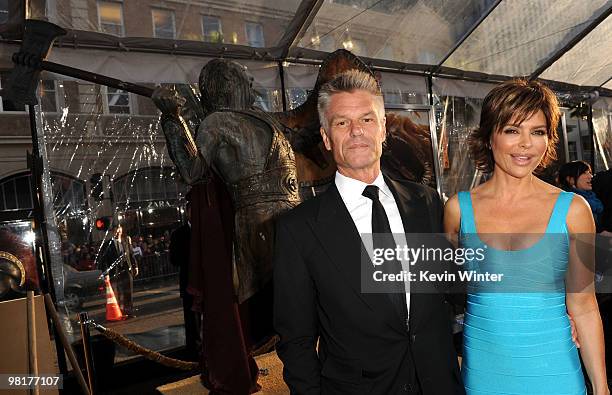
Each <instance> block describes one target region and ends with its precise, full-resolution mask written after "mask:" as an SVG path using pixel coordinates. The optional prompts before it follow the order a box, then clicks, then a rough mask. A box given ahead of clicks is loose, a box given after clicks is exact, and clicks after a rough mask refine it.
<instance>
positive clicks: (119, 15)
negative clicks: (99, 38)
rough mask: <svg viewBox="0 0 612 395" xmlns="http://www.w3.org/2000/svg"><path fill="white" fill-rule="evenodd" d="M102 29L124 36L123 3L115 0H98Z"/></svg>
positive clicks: (104, 31) (102, 30)
mask: <svg viewBox="0 0 612 395" xmlns="http://www.w3.org/2000/svg"><path fill="white" fill-rule="evenodd" d="M98 18H99V22H100V31H101V32H103V33H108V34H113V35H115V36H120V37H122V36H123V4H122V3H117V2H114V1H98Z"/></svg>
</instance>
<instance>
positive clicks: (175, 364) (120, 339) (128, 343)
mask: <svg viewBox="0 0 612 395" xmlns="http://www.w3.org/2000/svg"><path fill="white" fill-rule="evenodd" d="M85 324H87V325H89V326H91V327H93V328H94V329H96V330H97V331H98V332H100V333H101V334H102V335H103V336H105V337H106V338H107V339H109V340H112V341H113V342H115V343H117V344H119V345H121V346H123V347H125V348H127V349H128V350H130V351H133V352H135V353H137V354H140V355H142V356H143V357H145V358H146V359H148V360H151V361H154V362H157V363H160V364H162V365H164V366H168V367H170V368H175V369H181V370H195V369H198V368H199V367H200V364H199V363H197V362H187V361H181V360H180V359H175V358H170V357H166V356H165V355H162V354H160V353H158V352H156V351H153V350H149V349H148V348H145V347H142V346H140V345H138V344H136V343H134V342H133V341H132V340H130V339H128V338H127V337H125V336H123V335H122V334H120V333H117V332H115V331H113V330H111V329H108V328H106V327H104V326H102V325H100V324H98V323H96V322H95V321H93V320H88V321H85Z"/></svg>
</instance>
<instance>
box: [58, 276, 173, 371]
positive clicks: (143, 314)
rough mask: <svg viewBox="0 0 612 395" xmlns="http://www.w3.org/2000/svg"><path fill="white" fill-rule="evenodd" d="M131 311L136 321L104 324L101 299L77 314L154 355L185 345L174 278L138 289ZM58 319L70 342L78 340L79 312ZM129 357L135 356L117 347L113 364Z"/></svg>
mask: <svg viewBox="0 0 612 395" xmlns="http://www.w3.org/2000/svg"><path fill="white" fill-rule="evenodd" d="M138 288H140V289H138ZM134 307H135V310H136V311H135V314H136V317H134V318H128V319H126V320H123V321H116V322H106V299H105V298H104V297H103V296H101V295H100V296H99V297H94V298H92V299H90V300H88V301H87V302H85V303H83V307H82V308H81V309H80V310H79V311H85V312H87V313H88V316H89V318H90V319H92V320H93V321H95V322H97V323H99V324H101V325H103V326H105V327H107V328H109V329H112V330H114V331H116V332H118V333H120V334H122V335H125V336H127V337H128V338H130V339H131V340H133V341H135V342H136V343H138V344H140V345H142V346H144V347H147V348H150V349H153V350H155V351H162V350H167V349H171V348H176V347H180V346H182V345H184V342H185V334H184V328H183V307H182V301H181V298H180V296H179V290H178V280H177V279H176V278H170V279H165V280H159V281H157V282H153V283H148V284H146V285H140V286H137V287H136V291H135V292H134ZM60 315H62V316H63V317H64V327H65V328H66V330H67V333H68V337H69V338H70V340H71V341H76V340H78V339H80V337H81V333H80V327H79V323H78V312H65V311H64V312H62V311H61V310H60ZM94 334H96V331H95V330H92V335H94ZM131 356H134V355H133V354H132V353H131V352H129V351H128V350H125V349H123V348H121V347H118V348H117V352H116V357H115V361H116V362H119V361H122V360H125V359H127V358H129V357H131Z"/></svg>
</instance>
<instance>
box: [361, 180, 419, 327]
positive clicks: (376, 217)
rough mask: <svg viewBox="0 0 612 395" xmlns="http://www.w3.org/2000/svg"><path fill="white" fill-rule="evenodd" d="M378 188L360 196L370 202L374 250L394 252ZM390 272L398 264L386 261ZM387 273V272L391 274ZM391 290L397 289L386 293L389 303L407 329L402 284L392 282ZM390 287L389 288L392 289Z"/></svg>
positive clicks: (406, 314) (394, 270)
mask: <svg viewBox="0 0 612 395" xmlns="http://www.w3.org/2000/svg"><path fill="white" fill-rule="evenodd" d="M378 191H379V189H378V187H377V186H376V185H368V186H367V187H365V189H364V190H363V193H362V195H363V196H365V197H367V198H368V199H370V200H372V241H373V244H374V245H373V247H374V248H375V249H376V248H385V249H386V248H391V249H393V250H395V247H396V243H395V241H394V240H393V233H392V232H391V225H390V224H389V218H388V217H387V213H386V212H385V208H384V207H383V205H382V203H381V202H380V198H379V196H378ZM385 265H387V267H388V268H390V269H391V271H392V272H398V270H399V268H400V264H399V262H398V261H396V260H394V261H392V262H389V261H387V262H386V263H385ZM391 271H389V272H391ZM392 287H393V288H395V287H397V289H396V290H395V292H393V293H388V294H387V295H388V296H389V299H391V303H392V304H393V306H394V307H395V309H396V310H397V312H398V314H399V316H400V317H401V318H402V321H403V322H406V328H408V321H407V319H408V309H407V307H406V294H405V289H404V283H403V282H394V285H392ZM392 287H390V288H392Z"/></svg>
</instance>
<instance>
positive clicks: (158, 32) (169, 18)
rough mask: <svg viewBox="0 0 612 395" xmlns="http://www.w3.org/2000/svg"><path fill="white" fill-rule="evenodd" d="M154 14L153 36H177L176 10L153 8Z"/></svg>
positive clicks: (152, 12)
mask: <svg viewBox="0 0 612 395" xmlns="http://www.w3.org/2000/svg"><path fill="white" fill-rule="evenodd" d="M151 14H152V15H153V36H154V37H156V38H170V39H173V38H175V21H174V11H169V10H159V9H153V10H151Z"/></svg>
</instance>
